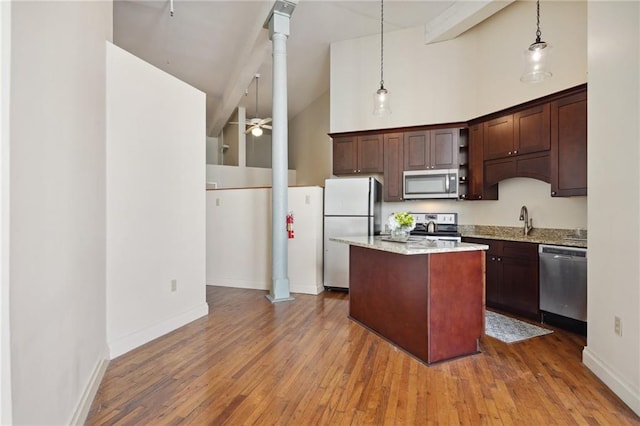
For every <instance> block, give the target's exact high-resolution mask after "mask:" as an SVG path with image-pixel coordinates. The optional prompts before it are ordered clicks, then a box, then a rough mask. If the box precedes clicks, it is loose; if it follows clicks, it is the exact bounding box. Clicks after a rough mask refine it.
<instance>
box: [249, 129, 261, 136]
mask: <svg viewBox="0 0 640 426" xmlns="http://www.w3.org/2000/svg"><path fill="white" fill-rule="evenodd" d="M251 134H252V135H253V136H255V137H258V136H262V129H261V128H260V127H254V128H253V129H251Z"/></svg>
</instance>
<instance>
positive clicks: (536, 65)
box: [520, 41, 552, 83]
mask: <svg viewBox="0 0 640 426" xmlns="http://www.w3.org/2000/svg"><path fill="white" fill-rule="evenodd" d="M550 50H551V46H549V45H548V44H547V43H545V42H544V41H541V42H535V43H533V44H532V45H531V46H529V48H528V49H527V50H525V51H524V71H523V73H522V77H520V81H522V82H523V83H539V82H541V81H543V80H546V79H547V78H550V77H551V76H552V74H551V71H549V69H548V60H549V52H550Z"/></svg>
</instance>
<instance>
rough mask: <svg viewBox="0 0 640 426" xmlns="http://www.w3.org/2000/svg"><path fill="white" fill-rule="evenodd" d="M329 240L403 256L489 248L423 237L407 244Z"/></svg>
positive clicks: (375, 239)
mask: <svg viewBox="0 0 640 426" xmlns="http://www.w3.org/2000/svg"><path fill="white" fill-rule="evenodd" d="M330 239H331V241H336V242H339V243H345V244H350V245H353V246H358V247H364V248H369V249H374V250H380V251H386V252H390V253H396V254H405V255H414V254H435V253H452V252H463V251H477V250H488V249H489V246H488V245H485V244H473V243H458V242H455V241H444V240H427V239H425V238H424V237H417V236H411V237H409V240H408V241H407V242H397V241H388V240H386V237H384V236H368V237H367V236H363V237H333V238H330Z"/></svg>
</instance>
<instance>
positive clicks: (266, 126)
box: [260, 124, 272, 130]
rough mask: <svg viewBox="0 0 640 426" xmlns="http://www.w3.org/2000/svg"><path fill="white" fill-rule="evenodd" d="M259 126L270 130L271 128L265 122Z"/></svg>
mask: <svg viewBox="0 0 640 426" xmlns="http://www.w3.org/2000/svg"><path fill="white" fill-rule="evenodd" d="M260 127H262V128H263V129H267V130H271V129H272V127H271V126H269V125H266V124H265V125H264V126H260Z"/></svg>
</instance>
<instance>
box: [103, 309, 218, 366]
mask: <svg viewBox="0 0 640 426" xmlns="http://www.w3.org/2000/svg"><path fill="white" fill-rule="evenodd" d="M208 313H209V305H207V304H206V303H203V304H201V305H198V306H196V307H194V308H192V309H189V310H188V311H186V312H182V313H181V314H178V315H175V316H173V317H171V318H167V319H166V320H164V321H162V322H159V323H157V324H154V325H152V326H150V327H146V328H144V329H142V330H138V331H136V332H133V333H131V334H128V335H126V336H122V337H119V338H117V339H115V340H113V341H112V342H109V356H110V359H114V358H116V357H118V356H120V355H123V354H125V353H127V352H129V351H131V350H133V349H135V348H137V347H139V346H142V345H144V344H145V343H147V342H150V341H152V340H153V339H157V338H158V337H160V336H163V335H165V334H167V333H169V332H171V331H173V330H175V329H177V328H180V327H182V326H183V325H186V324H188V323H190V322H192V321H194V320H197V319H198V318H201V317H203V316H205V315H207V314H208Z"/></svg>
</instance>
